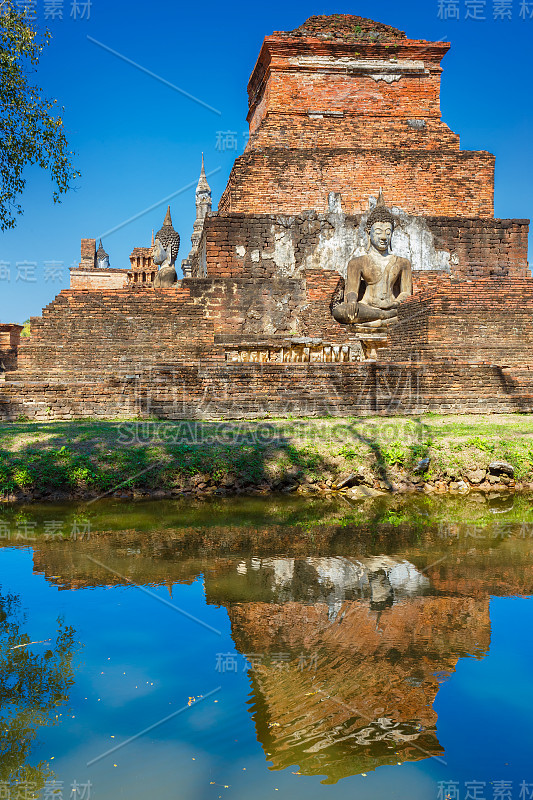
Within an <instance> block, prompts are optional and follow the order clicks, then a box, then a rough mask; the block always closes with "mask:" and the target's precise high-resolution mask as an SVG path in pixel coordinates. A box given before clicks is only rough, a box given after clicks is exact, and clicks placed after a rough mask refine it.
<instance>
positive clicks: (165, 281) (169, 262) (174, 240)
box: [152, 206, 180, 289]
mask: <svg viewBox="0 0 533 800" xmlns="http://www.w3.org/2000/svg"><path fill="white" fill-rule="evenodd" d="M179 248H180V237H179V234H178V233H177V231H175V230H174V227H173V225H172V217H171V216H170V206H169V207H168V209H167V213H166V216H165V221H164V222H163V227H162V228H161V230H159V231H158V232H157V235H156V237H155V244H154V247H153V250H152V258H153V261H154V264H156V265H157V266H158V267H159V270H158V272H157V275H156V276H155V280H154V286H155V287H156V288H157V289H168V288H169V287H170V286H172V285H173V284H174V283H176V281H177V280H178V276H177V274H176V269H175V267H174V264H175V262H176V256H177V255H178V251H179Z"/></svg>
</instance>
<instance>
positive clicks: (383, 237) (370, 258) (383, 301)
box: [331, 193, 413, 327]
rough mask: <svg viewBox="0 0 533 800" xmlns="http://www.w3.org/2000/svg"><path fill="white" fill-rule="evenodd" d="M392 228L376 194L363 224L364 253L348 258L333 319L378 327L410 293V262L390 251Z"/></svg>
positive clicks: (388, 213) (395, 311) (343, 322)
mask: <svg viewBox="0 0 533 800" xmlns="http://www.w3.org/2000/svg"><path fill="white" fill-rule="evenodd" d="M393 230H394V217H393V215H392V214H391V212H390V211H389V210H388V208H386V206H385V205H384V203H383V196H382V195H381V193H380V199H379V200H378V205H376V206H375V208H374V209H373V210H372V211H371V213H370V214H369V216H368V220H367V223H366V231H367V233H368V237H369V244H368V249H367V252H366V254H365V255H363V256H355V258H352V259H351V260H350V261H349V263H348V269H347V274H346V281H345V285H344V296H343V298H342V301H341V302H340V303H338V304H337V305H334V307H333V308H332V312H331V313H332V314H333V317H334V318H335V319H336V320H337V322H340V323H342V324H343V325H347V324H350V323H357V324H365V323H372V327H374V326H378V325H379V324H380V322H379V321H380V320H381V321H383V320H387V319H392V318H394V317H396V316H397V314H398V306H399V305H400V303H401V302H402V301H403V300H405V299H406V298H407V297H409V296H410V295H411V294H412V293H413V281H412V273H411V262H410V261H409V260H408V259H407V258H401V257H400V256H397V255H395V254H394V253H392V252H391V250H390V243H391V238H392V232H393ZM363 281H364V283H363V284H362V282H363ZM362 287H364V291H363V294H362V296H361V292H362ZM359 298H360V299H359Z"/></svg>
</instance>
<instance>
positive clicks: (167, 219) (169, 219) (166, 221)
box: [163, 206, 174, 228]
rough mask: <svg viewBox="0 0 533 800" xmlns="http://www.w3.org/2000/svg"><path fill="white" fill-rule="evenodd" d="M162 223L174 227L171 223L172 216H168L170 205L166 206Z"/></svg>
mask: <svg viewBox="0 0 533 800" xmlns="http://www.w3.org/2000/svg"><path fill="white" fill-rule="evenodd" d="M163 225H169V226H170V227H171V228H173V227H174V226H173V225H172V217H171V216H170V206H168V208H167V213H166V214H165V220H164V222H163Z"/></svg>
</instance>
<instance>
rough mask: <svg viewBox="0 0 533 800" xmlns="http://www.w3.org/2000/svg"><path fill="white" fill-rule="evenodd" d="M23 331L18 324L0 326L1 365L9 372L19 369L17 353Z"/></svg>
mask: <svg viewBox="0 0 533 800" xmlns="http://www.w3.org/2000/svg"><path fill="white" fill-rule="evenodd" d="M21 331H22V325H17V324H16V323H10V322H8V323H4V324H0V364H3V365H4V369H5V370H7V371H9V370H14V369H16V368H17V353H18V346H19V342H20V333H21ZM2 377H3V371H2Z"/></svg>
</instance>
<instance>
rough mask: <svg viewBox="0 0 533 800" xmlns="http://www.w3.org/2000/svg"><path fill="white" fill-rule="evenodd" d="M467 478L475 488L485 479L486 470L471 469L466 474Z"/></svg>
mask: <svg viewBox="0 0 533 800" xmlns="http://www.w3.org/2000/svg"><path fill="white" fill-rule="evenodd" d="M466 477H467V478H468V480H469V481H470V483H473V484H474V485H475V486H477V485H478V484H480V483H481V482H482V480H483V479H484V477H485V470H484V469H481V467H479V468H478V469H471V470H469V471H468V472H467V473H466Z"/></svg>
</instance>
